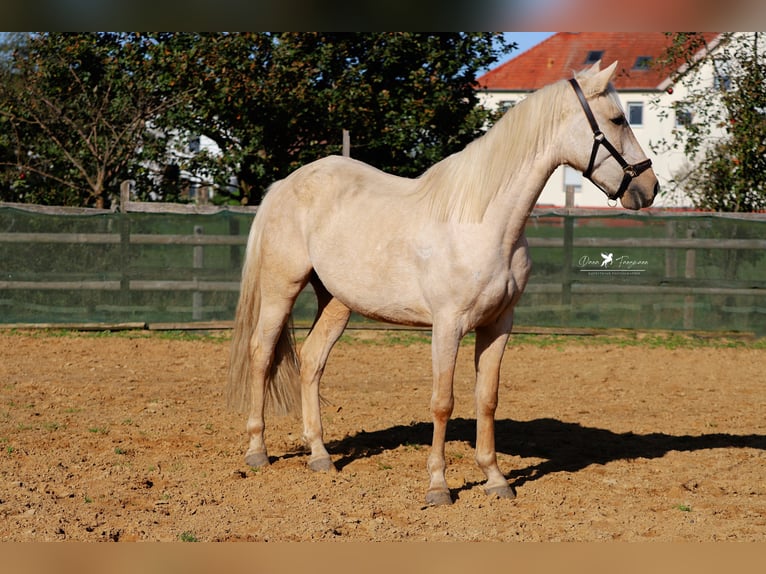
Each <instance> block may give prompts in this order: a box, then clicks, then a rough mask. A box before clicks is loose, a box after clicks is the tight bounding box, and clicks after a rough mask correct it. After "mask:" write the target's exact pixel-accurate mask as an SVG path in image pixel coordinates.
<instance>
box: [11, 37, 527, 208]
mask: <svg viewBox="0 0 766 574" xmlns="http://www.w3.org/2000/svg"><path fill="white" fill-rule="evenodd" d="M14 47H15V50H14V51H13V52H12V53H11V54H9V56H8V57H7V58H6V59H4V60H3V62H2V64H3V66H2V68H3V70H2V73H3V75H4V78H3V79H2V80H3V86H4V87H2V88H0V122H2V125H3V136H0V162H2V165H0V167H4V168H5V169H4V171H3V173H2V178H3V179H0V189H2V193H3V197H5V198H9V197H10V198H12V199H15V200H25V201H30V200H31V201H40V202H55V203H70V204H78V203H79V204H86V205H103V204H104V203H105V200H106V198H107V196H108V195H109V194H110V193H115V192H116V188H117V186H119V182H120V181H121V180H122V179H125V178H132V179H134V180H136V181H137V182H138V184H137V189H138V190H139V191H142V192H143V193H144V194H145V195H146V194H147V193H148V192H149V191H152V192H154V193H153V195H154V196H155V197H161V198H163V199H177V197H178V194H179V191H180V190H181V187H182V182H181V174H183V173H195V174H200V175H202V176H203V177H205V178H206V179H208V180H210V181H212V182H215V183H216V184H217V187H218V196H217V197H218V198H221V199H222V200H224V201H233V202H240V203H247V202H250V203H254V202H258V201H259V200H260V198H261V196H262V194H263V193H264V192H265V190H266V189H267V187H268V185H269V184H270V183H272V182H273V181H275V180H277V179H279V178H282V177H284V176H285V175H287V174H288V173H289V172H290V171H292V170H293V169H295V168H296V167H298V166H300V165H303V164H305V163H308V162H310V161H312V160H314V159H317V158H319V157H322V156H324V155H327V154H330V153H339V152H340V150H341V142H342V140H341V134H342V130H343V129H346V130H349V131H350V133H351V139H352V151H351V155H352V156H353V157H356V158H358V159H360V160H362V161H366V162H368V163H371V164H372V165H375V166H377V167H379V168H381V169H384V170H386V171H389V172H392V173H396V174H399V175H405V176H415V175H417V174H419V173H421V172H422V171H424V170H425V169H426V168H427V167H428V166H429V165H431V164H432V163H434V162H435V161H438V160H439V159H441V158H443V157H445V156H446V155H449V154H450V153H453V152H455V151H457V150H459V149H460V148H462V147H463V146H465V145H466V144H467V143H468V142H469V141H471V140H472V139H474V138H475V137H476V136H477V135H479V133H480V131H481V129H482V128H483V127H484V126H485V125H486V123H487V122H491V121H492V119H493V117H492V115H491V112H488V111H485V110H483V109H482V108H480V107H479V106H477V105H476V104H477V96H476V93H475V80H476V75H477V73H478V72H479V70H481V69H484V68H486V67H488V66H490V65H491V64H492V63H494V62H495V61H497V59H498V58H499V57H500V56H501V55H503V54H505V53H507V52H509V51H510V50H511V49H512V48H513V45H509V44H507V43H505V41H504V40H503V38H502V35H500V34H490V33H442V34H416V33H242V34H222V33H215V34H191V33H174V34H52V33H49V34H34V35H30V36H28V37H27V38H26V39H25V41H24V42H20V43H17V45H16V46H14ZM200 135H204V136H207V137H209V138H211V139H212V140H213V141H214V142H215V143H216V144H217V146H218V148H219V149H220V150H221V153H220V154H219V155H216V154H211V153H206V152H204V151H202V152H197V153H191V152H190V150H189V148H188V146H187V144H188V142H189V141H191V140H193V139H194V138H196V137H199V136H200ZM232 176H236V185H235V186H232V185H230V181H231V179H232ZM32 180H34V181H32ZM43 190H49V191H47V192H46V191H43ZM46 193H47V194H48V195H45V194H46Z"/></svg>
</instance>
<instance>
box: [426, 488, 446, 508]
mask: <svg viewBox="0 0 766 574" xmlns="http://www.w3.org/2000/svg"><path fill="white" fill-rule="evenodd" d="M426 504H429V505H431V506H446V505H448V504H452V497H451V496H450V493H449V490H429V491H428V492H427V493H426Z"/></svg>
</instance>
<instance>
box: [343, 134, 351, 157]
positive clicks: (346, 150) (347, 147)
mask: <svg viewBox="0 0 766 574" xmlns="http://www.w3.org/2000/svg"><path fill="white" fill-rule="evenodd" d="M343 156H344V157H351V133H350V132H349V131H348V130H343Z"/></svg>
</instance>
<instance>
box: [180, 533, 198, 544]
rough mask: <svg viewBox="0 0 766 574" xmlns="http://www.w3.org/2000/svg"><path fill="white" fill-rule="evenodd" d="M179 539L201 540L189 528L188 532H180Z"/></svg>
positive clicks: (185, 540)
mask: <svg viewBox="0 0 766 574" xmlns="http://www.w3.org/2000/svg"><path fill="white" fill-rule="evenodd" d="M178 539H179V540H180V541H181V542H199V540H197V537H196V536H195V535H194V533H193V532H189V531H188V530H187V531H186V532H182V533H181V534H179V535H178Z"/></svg>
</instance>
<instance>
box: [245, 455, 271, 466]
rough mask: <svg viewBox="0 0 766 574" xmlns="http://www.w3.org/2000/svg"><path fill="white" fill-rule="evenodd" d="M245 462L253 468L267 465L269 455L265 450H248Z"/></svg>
mask: <svg viewBox="0 0 766 574" xmlns="http://www.w3.org/2000/svg"><path fill="white" fill-rule="evenodd" d="M245 464H247V465H248V466H251V467H253V468H259V467H261V466H268V465H269V457H268V455H267V454H266V453H265V452H249V453H247V454H246V455H245Z"/></svg>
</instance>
